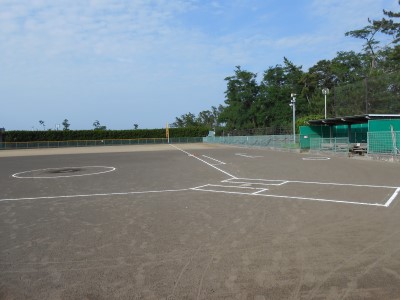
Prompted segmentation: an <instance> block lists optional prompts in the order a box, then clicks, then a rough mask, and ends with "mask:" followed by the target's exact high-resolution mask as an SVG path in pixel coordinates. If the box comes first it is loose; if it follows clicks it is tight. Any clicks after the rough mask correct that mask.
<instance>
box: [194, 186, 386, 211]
mask: <svg viewBox="0 0 400 300" xmlns="http://www.w3.org/2000/svg"><path fill="white" fill-rule="evenodd" d="M192 190H196V191H205V192H212V193H225V194H238V195H254V196H260V197H272V198H284V199H299V200H309V201H319V202H333V203H344V204H355V205H368V206H379V207H387V206H386V205H385V204H379V203H364V202H353V201H343V200H331V199H320V198H307V197H297V196H296V197H293V196H282V195H265V194H259V193H261V192H262V191H258V192H254V193H240V192H227V191H216V190H211V189H204V188H203V187H196V188H192Z"/></svg>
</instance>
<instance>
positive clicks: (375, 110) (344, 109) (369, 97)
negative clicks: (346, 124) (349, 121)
mask: <svg viewBox="0 0 400 300" xmlns="http://www.w3.org/2000/svg"><path fill="white" fill-rule="evenodd" d="M333 97H334V114H335V116H336V117H340V116H349V115H361V114H392V113H393V112H400V71H397V72H392V73H388V74H381V75H379V76H374V77H368V78H364V79H363V80H361V81H358V82H355V83H351V84H347V85H343V86H338V87H335V88H334V90H333Z"/></svg>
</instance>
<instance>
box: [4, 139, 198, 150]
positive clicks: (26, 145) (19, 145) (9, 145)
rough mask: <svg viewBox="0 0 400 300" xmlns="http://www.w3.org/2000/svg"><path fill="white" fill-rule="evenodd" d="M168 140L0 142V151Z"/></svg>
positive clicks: (193, 141)
mask: <svg viewBox="0 0 400 300" xmlns="http://www.w3.org/2000/svg"><path fill="white" fill-rule="evenodd" d="M201 142H203V138H202V137H188V138H170V139H169V143H173V144H177V143H201ZM167 143H168V139H165V138H154V139H121V140H114V139H112V140H109V139H107V140H77V141H42V142H3V143H1V142H0V150H6V149H33V148H63V147H94V146H118V145H147V144H167Z"/></svg>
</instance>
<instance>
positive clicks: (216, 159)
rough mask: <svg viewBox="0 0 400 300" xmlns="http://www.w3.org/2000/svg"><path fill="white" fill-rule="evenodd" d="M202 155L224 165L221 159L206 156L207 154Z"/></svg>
mask: <svg viewBox="0 0 400 300" xmlns="http://www.w3.org/2000/svg"><path fill="white" fill-rule="evenodd" d="M202 156H203V157H205V158H208V159H211V160H213V161H216V162H217V163H219V164H220V165H225V163H224V162H223V161H220V160H218V159H215V158H212V157H209V156H207V155H202ZM214 166H215V165H214Z"/></svg>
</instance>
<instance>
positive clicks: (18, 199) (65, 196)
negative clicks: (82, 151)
mask: <svg viewBox="0 0 400 300" xmlns="http://www.w3.org/2000/svg"><path fill="white" fill-rule="evenodd" d="M189 190H190V189H178V190H161V191H143V192H121V193H104V194H86V195H61V196H42V197H25V198H10V199H0V202H5V201H22V200H40V199H58V198H79V197H104V196H117V195H134V194H150V193H167V192H183V191H189Z"/></svg>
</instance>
